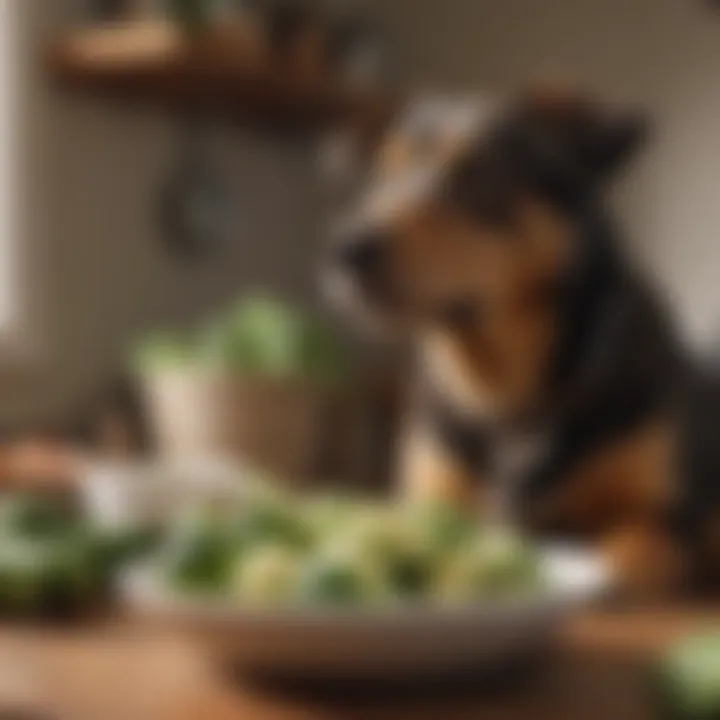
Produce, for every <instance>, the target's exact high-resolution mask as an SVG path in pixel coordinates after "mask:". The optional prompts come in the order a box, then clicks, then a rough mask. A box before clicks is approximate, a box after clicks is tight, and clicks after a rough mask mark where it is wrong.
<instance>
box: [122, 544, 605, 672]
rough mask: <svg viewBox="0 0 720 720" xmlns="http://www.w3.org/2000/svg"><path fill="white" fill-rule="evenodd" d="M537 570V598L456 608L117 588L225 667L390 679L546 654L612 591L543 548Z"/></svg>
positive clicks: (597, 565) (142, 572)
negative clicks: (317, 603)
mask: <svg viewBox="0 0 720 720" xmlns="http://www.w3.org/2000/svg"><path fill="white" fill-rule="evenodd" d="M543 567H544V573H545V576H546V579H547V581H548V590H546V591H544V592H543V594H542V595H541V596H535V597H527V598H522V599H521V598H517V599H514V600H512V601H507V602H489V603H487V604H478V605H475V606H462V607H460V606H428V605H405V606H392V607H384V608H372V609H370V608H368V609H353V610H350V609H327V608H324V609H321V610H320V609H287V610H280V609H267V608H264V609H261V608H247V607H242V606H238V605H237V603H232V602H229V601H214V602H207V601H198V600H197V599H189V598H187V597H181V596H179V595H177V594H174V593H173V592H172V591H169V590H168V589H167V588H166V587H164V586H163V584H162V583H160V582H159V581H158V573H157V572H156V568H153V567H149V566H145V567H138V568H134V569H132V570H131V571H129V572H128V573H127V574H126V576H125V577H124V581H123V589H124V597H125V600H126V601H127V603H128V606H129V608H130V609H131V611H133V612H134V613H135V614H137V615H139V616H141V617H144V618H146V619H151V620H153V621H155V622H157V621H162V622H167V623H170V624H172V625H173V626H174V627H179V628H181V629H184V630H186V631H188V632H191V633H195V634H196V635H197V636H198V637H199V638H200V639H201V640H202V641H203V642H204V643H205V644H206V645H207V647H208V648H209V649H210V650H211V652H212V653H213V655H214V656H215V657H216V658H218V659H220V660H222V661H224V662H227V661H231V662H232V663H234V664H236V665H238V666H239V667H242V668H246V669H249V670H255V671H262V672H264V673H276V674H280V675H300V676H302V677H321V678H324V679H332V678H333V677H337V678H353V677H366V676H372V677H376V676H379V675H381V676H382V677H385V678H386V677H388V675H408V674H421V675H428V674H442V673H445V672H448V671H457V670H458V669H462V668H465V669H469V668H475V667H478V666H485V665H492V664H495V663H497V662H502V661H504V660H509V659H512V658H514V657H515V656H519V655H520V656H521V655H523V654H524V653H528V652H532V651H533V650H537V649H539V648H542V647H543V646H544V645H545V644H546V643H548V641H550V640H551V638H552V636H553V634H554V632H555V631H556V630H557V628H558V623H559V621H561V620H562V618H563V617H564V616H565V615H567V614H568V613H569V612H571V611H572V610H574V609H577V608H578V607H580V606H581V605H583V604H585V603H587V602H588V601H590V600H592V599H593V598H595V597H597V596H598V595H600V594H601V593H603V592H604V591H605V590H606V589H607V588H608V587H609V585H610V574H609V572H608V570H607V568H606V566H605V565H604V564H603V563H602V562H601V561H600V560H599V559H598V558H597V557H595V556H593V555H590V554H586V553H583V552H580V551H575V550H570V549H567V548H552V549H548V550H547V551H546V552H544V554H543Z"/></svg>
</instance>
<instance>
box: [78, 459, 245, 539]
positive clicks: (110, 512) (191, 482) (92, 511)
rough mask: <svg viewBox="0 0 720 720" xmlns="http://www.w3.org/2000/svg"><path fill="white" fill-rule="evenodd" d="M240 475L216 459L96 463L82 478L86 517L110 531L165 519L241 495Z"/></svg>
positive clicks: (141, 525)
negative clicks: (179, 461) (172, 461)
mask: <svg viewBox="0 0 720 720" xmlns="http://www.w3.org/2000/svg"><path fill="white" fill-rule="evenodd" d="M242 478H243V473H242V471H241V470H240V469H238V467H237V466H235V465H233V464H230V463H224V462H220V461H207V462H194V463H188V462H183V463H147V464H143V463H114V464H113V463H98V464H94V465H92V464H91V465H88V466H87V467H86V469H85V472H84V473H83V476H82V479H81V485H80V487H81V497H82V502H83V506H84V509H85V512H86V514H87V515H88V517H90V518H91V519H92V521H93V522H94V523H95V524H96V525H98V526H99V527H103V528H106V529H110V530H127V529H133V528H138V527H144V526H147V525H154V524H158V523H166V522H168V521H169V520H171V519H172V518H174V517H175V516H177V515H178V514H181V513H183V512H184V511H186V510H188V509H191V508H193V507H196V506H198V505H202V504H203V503H212V502H224V501H231V500H235V499H238V498H240V497H242V493H243V489H244V485H243V480H242Z"/></svg>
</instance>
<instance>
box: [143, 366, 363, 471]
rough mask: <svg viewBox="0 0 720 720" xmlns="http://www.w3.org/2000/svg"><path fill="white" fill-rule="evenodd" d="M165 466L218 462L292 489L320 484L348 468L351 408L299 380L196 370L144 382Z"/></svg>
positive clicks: (160, 375) (331, 393)
mask: <svg viewBox="0 0 720 720" xmlns="http://www.w3.org/2000/svg"><path fill="white" fill-rule="evenodd" d="M142 384H143V387H144V390H143V394H144V397H145V402H146V409H147V413H148V418H149V421H150V427H151V432H152V433H153V435H154V438H155V441H156V444H157V447H158V450H159V453H160V455H161V457H162V458H164V459H169V460H178V459H179V460H183V459H193V460H196V459H209V458H220V459H230V460H234V461H239V462H240V463H246V464H248V465H250V466H255V467H259V468H264V469H266V470H268V471H270V472H272V473H274V474H276V475H277V476H278V477H279V478H282V479H283V480H287V481H288V482H296V483H297V482H308V481H316V480H318V479H321V478H322V476H326V475H327V473H328V472H333V467H338V466H340V465H342V463H343V459H342V456H345V460H346V459H347V455H349V454H350V453H347V454H346V453H345V452H344V451H343V450H342V449H341V448H349V446H350V444H351V441H350V440H349V437H350V436H351V435H352V433H351V432H349V431H348V429H347V428H348V427H349V426H350V425H351V424H352V420H351V418H352V407H351V406H352V402H351V401H349V400H348V398H347V396H346V395H345V396H344V395H343V393H341V392H340V391H333V390H331V389H329V388H325V387H321V386H318V385H313V384H311V383H304V382H302V381H296V380H285V379H272V378H254V377H243V376H239V375H232V374H228V373H222V372H211V371H201V370H196V369H177V370H172V371H170V370H165V371H162V372H157V373H154V374H149V375H146V376H145V377H143V379H142Z"/></svg>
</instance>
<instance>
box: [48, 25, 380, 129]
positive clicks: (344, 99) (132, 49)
mask: <svg viewBox="0 0 720 720" xmlns="http://www.w3.org/2000/svg"><path fill="white" fill-rule="evenodd" d="M49 64H50V70H51V72H52V74H53V76H54V77H55V78H56V79H57V80H58V81H60V82H61V83H62V84H63V85H64V86H65V87H68V88H72V89H75V90H78V91H83V92H85V93H88V94H93V95H96V96H101V97H106V98H114V99H117V100H119V101H124V102H142V103H146V104H151V105H159V106H162V107H166V108H170V109H179V110H187V109H198V110H203V111H207V112H209V113H212V114H214V115H216V116H219V117H230V118H232V119H234V120H237V121H242V122H246V123H250V124H253V125H255V126H259V127H262V126H263V125H268V126H272V127H275V126H279V127H287V128H302V129H319V128H322V127H327V126H328V125H331V124H333V123H337V122H342V121H357V122H359V123H362V124H365V123H374V122H382V120H383V118H385V117H387V116H388V115H389V114H390V113H391V111H392V106H393V103H392V100H391V99H390V98H389V97H388V96H384V95H382V94H381V93H375V92H370V91H361V90H359V89H351V88H349V87H345V86H343V84H342V83H341V82H340V81H339V80H338V79H337V78H334V77H333V76H332V75H331V73H329V72H328V71H322V70H320V69H318V68H315V69H314V68H312V67H311V66H308V67H306V68H305V69H304V70H303V69H302V68H301V67H299V66H298V64H297V63H294V64H289V63H282V62H280V61H278V60H277V59H273V58H272V57H271V55H270V53H269V52H268V51H267V49H266V48H265V47H264V46H263V43H262V42H261V41H260V40H258V34H257V33H253V32H252V29H251V28H248V27H242V26H232V25H230V26H227V27H225V28H218V29H216V30H213V31H208V32H206V33H204V34H203V35H200V36H193V37H190V36H188V35H187V34H186V33H184V32H183V31H182V30H181V29H179V28H178V27H176V26H174V25H172V24H170V23H168V22H143V23H130V24H119V25H109V26H100V27H93V28H86V29H81V30H78V31H75V32H73V33H70V34H69V35H67V36H65V37H63V38H61V39H60V40H59V41H58V42H57V43H56V44H55V45H54V46H53V47H52V48H51V51H50V54H49Z"/></svg>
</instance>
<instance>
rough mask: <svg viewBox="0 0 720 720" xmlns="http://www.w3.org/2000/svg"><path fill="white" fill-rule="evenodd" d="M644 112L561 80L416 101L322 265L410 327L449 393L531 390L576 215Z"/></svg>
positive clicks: (506, 397)
mask: <svg viewBox="0 0 720 720" xmlns="http://www.w3.org/2000/svg"><path fill="white" fill-rule="evenodd" d="M641 127H642V126H641V123H640V122H639V121H638V120H637V118H635V117H625V116H620V115H618V114H617V113H616V112H610V111H609V109H608V108H603V107H601V106H599V105H597V104H595V103H594V102H591V101H587V100H584V99H579V98H576V97H574V96H569V95H567V94H563V93H552V92H546V93H540V92H534V93H528V94H527V95H526V96H524V97H523V98H521V99H519V100H518V101H516V102H514V103H511V104H508V105H506V106H504V107H498V106H495V105H493V104H492V103H488V102H485V101H480V100H479V101H475V100H472V101H468V102H461V103H446V102H441V101H435V102H433V101H425V102H420V103H419V104H417V105H415V106H414V107H411V108H410V109H409V111H408V112H407V114H406V116H405V117H403V118H402V119H401V120H400V121H399V122H398V123H397V124H396V125H395V127H394V128H393V129H391V131H390V132H389V133H388V134H387V136H386V138H385V140H384V141H383V142H382V143H381V145H380V146H379V149H378V150H377V152H376V153H375V156H374V161H373V164H372V171H371V173H370V179H369V183H368V187H367V188H366V192H365V194H364V195H363V196H362V197H361V199H360V201H359V202H358V204H357V206H356V208H355V210H354V211H353V212H352V213H351V214H350V216H349V217H347V218H346V219H345V221H344V223H343V224H342V227H341V231H340V232H339V237H338V239H337V240H336V242H335V244H334V246H333V257H332V270H331V274H332V275H333V277H334V278H335V280H336V281H338V280H339V281H340V284H341V285H343V286H344V287H345V289H346V290H347V289H351V290H352V292H351V295H352V297H353V298H354V302H355V303H356V304H359V305H361V306H362V307H363V308H364V309H365V310H368V311H370V312H371V313H372V314H373V315H374V316H375V317H377V318H379V319H380V320H381V321H384V322H385V323H386V324H390V325H391V327H394V328H403V329H409V330H411V331H412V332H413V334H414V335H415V336H416V337H417V339H419V341H420V343H421V348H422V351H423V354H424V356H425V359H426V360H427V363H428V367H429V369H430V371H431V372H433V373H435V375H436V377H437V380H439V382H440V383H441V384H442V385H443V386H444V389H445V390H446V391H448V392H449V393H451V394H452V396H453V398H454V399H455V400H456V401H457V402H459V403H462V404H463V405H464V406H466V407H467V409H468V410H473V411H478V412H487V411H495V412H512V411H514V410H518V409H520V408H521V407H523V406H525V405H527V404H528V403H529V402H531V401H532V399H533V398H534V397H536V396H537V394H538V392H540V391H541V390H542V387H543V384H544V383H545V380H546V377H547V367H548V363H549V362H550V358H551V356H552V353H553V348H554V347H555V344H556V343H557V341H558V335H559V332H560V327H559V325H560V320H559V318H560V309H561V308H560V307H559V305H560V304H561V302H563V301H562V299H561V298H562V297H563V295H562V293H560V292H559V289H560V288H561V287H562V286H563V283H564V280H565V278H566V277H568V275H569V274H570V273H571V272H572V271H573V267H574V266H575V265H576V264H577V262H578V258H579V256H580V255H581V254H582V253H583V247H582V237H581V235H582V233H581V231H580V229H579V227H578V220H579V218H580V217H581V216H582V215H583V214H584V213H586V212H587V210H588V208H591V207H596V206H598V205H599V200H600V196H601V195H602V194H603V192H604V191H605V189H606V187H607V185H608V183H609V182H610V180H611V179H613V177H614V176H615V174H616V173H617V171H618V170H619V169H620V168H621V167H622V165H623V164H624V163H625V161H626V160H627V159H628V158H629V157H630V155H631V154H632V153H633V151H634V150H635V148H636V146H637V145H638V141H639V140H640V138H641V134H642V133H641Z"/></svg>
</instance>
